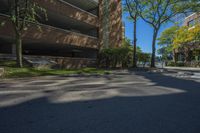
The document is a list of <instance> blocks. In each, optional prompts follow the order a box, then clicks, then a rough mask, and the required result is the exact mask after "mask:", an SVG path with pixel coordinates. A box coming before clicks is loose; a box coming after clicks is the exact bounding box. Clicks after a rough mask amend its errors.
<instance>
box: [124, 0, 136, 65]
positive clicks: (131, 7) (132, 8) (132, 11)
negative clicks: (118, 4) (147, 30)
mask: <svg viewBox="0 0 200 133" xmlns="http://www.w3.org/2000/svg"><path fill="white" fill-rule="evenodd" d="M137 4H138V3H137V2H135V1H134V0H125V6H124V11H125V12H128V13H129V19H131V20H132V21H133V30H134V31H133V67H137V59H136V54H137V20H138V17H139V13H138V5H137Z"/></svg>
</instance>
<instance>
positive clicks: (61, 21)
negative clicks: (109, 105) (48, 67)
mask: <svg viewBox="0 0 200 133" xmlns="http://www.w3.org/2000/svg"><path fill="white" fill-rule="evenodd" d="M34 1H35V2H37V3H39V4H40V6H41V7H43V8H45V9H46V10H47V16H48V20H47V21H46V20H45V19H40V20H39V22H40V27H41V29H42V30H38V28H37V26H36V25H35V24H31V25H30V27H29V28H28V30H26V31H24V33H23V54H25V55H26V54H28V55H48V56H62V57H73V58H94V59H95V58H96V54H97V51H98V49H99V47H100V46H99V44H100V42H103V41H102V39H103V38H102V36H103V34H104V33H105V32H104V31H102V30H101V29H102V28H103V26H102V19H101V18H103V17H102V15H103V13H101V12H100V11H101V10H102V9H103V7H102V6H101V5H103V4H101V3H102V2H105V1H108V0H53V1H50V0H42V1H41V0H34ZM111 1H112V0H111ZM117 4H118V5H120V7H121V1H120V0H118V2H117ZM108 8H109V6H108ZM118 8H119V7H118ZM8 9H9V8H8V0H1V1H0V13H1V14H0V20H1V21H5V20H6V24H5V25H4V26H3V27H1V28H0V40H1V41H0V53H12V52H14V51H15V50H14V46H15V45H14V31H13V27H12V24H11V23H10V22H9V19H8V16H7V13H8ZM108 10H110V9H108ZM120 13H121V10H120ZM120 13H118V14H120ZM119 17H120V19H119V20H121V14H120V15H119ZM110 20H111V19H110ZM113 25H116V22H115V23H114V24H113ZM119 26H121V22H119ZM119 26H118V29H116V30H117V31H121V27H119ZM111 28H112V26H111ZM110 31H112V30H111V29H110ZM106 32H107V31H106ZM117 34H119V35H120V36H121V33H120V32H118V33H117ZM109 37H111V36H110V35H108V38H109ZM121 37H122V36H121ZM113 39H114V40H115V36H114V37H113V36H112V40H113ZM116 41H117V42H118V43H120V41H119V36H118V38H117V39H116ZM112 45H113V44H112ZM73 58H72V59H73Z"/></svg>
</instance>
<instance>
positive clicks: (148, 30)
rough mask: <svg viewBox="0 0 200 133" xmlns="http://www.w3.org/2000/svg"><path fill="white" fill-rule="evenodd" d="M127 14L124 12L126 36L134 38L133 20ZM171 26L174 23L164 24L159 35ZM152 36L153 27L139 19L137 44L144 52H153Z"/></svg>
mask: <svg viewBox="0 0 200 133" xmlns="http://www.w3.org/2000/svg"><path fill="white" fill-rule="evenodd" d="M127 16H128V14H127V13H123V21H124V22H125V36H126V37H127V38H129V39H131V40H133V22H131V21H130V20H128V19H127ZM170 26H172V24H165V25H163V26H162V27H161V29H160V31H159V35H160V33H161V32H162V31H163V30H165V29H166V28H168V27H170ZM152 38H153V28H152V27H151V26H150V25H149V24H147V23H146V22H144V21H143V20H138V23H137V40H138V41H137V45H138V46H140V47H141V49H142V51H143V52H148V53H151V50H152V49H151V45H152ZM157 48H158V46H157Z"/></svg>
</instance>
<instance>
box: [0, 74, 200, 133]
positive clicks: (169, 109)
mask: <svg viewBox="0 0 200 133" xmlns="http://www.w3.org/2000/svg"><path fill="white" fill-rule="evenodd" d="M0 133H200V81H199V79H191V78H178V77H176V76H174V75H173V74H169V73H166V74H159V73H144V72H135V73H129V72H123V73H120V72H119V73H116V74H113V75H107V76H82V77H64V76H63V77H38V78H26V79H14V80H1V81H0Z"/></svg>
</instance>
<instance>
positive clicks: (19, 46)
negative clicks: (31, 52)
mask: <svg viewBox="0 0 200 133" xmlns="http://www.w3.org/2000/svg"><path fill="white" fill-rule="evenodd" d="M16 57H17V66H18V67H20V68H21V67H23V64H22V37H21V34H16Z"/></svg>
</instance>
